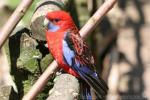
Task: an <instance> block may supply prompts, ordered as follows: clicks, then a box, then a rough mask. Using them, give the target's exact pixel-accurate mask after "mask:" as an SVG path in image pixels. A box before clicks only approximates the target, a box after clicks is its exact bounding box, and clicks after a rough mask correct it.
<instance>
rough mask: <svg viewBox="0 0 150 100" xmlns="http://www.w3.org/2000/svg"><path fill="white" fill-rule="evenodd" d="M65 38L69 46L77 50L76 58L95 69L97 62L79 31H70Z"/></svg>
mask: <svg viewBox="0 0 150 100" xmlns="http://www.w3.org/2000/svg"><path fill="white" fill-rule="evenodd" d="M65 40H66V41H67V43H68V44H69V47H70V48H71V49H72V50H73V51H74V52H75V56H76V59H77V60H78V61H80V63H81V64H83V65H86V66H88V67H89V68H90V69H91V70H94V71H95V62H94V58H93V56H92V53H91V51H90V50H89V48H88V46H87V44H86V42H85V41H84V40H83V39H82V38H81V36H80V35H79V33H77V34H74V33H73V32H71V31H68V32H67V33H66V38H65Z"/></svg>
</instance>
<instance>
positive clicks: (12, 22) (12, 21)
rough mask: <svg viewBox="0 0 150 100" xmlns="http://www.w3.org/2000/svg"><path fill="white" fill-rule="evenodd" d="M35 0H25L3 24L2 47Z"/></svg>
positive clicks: (0, 33) (0, 40) (0, 38)
mask: <svg viewBox="0 0 150 100" xmlns="http://www.w3.org/2000/svg"><path fill="white" fill-rule="evenodd" d="M32 2H33V0H23V1H22V2H21V3H20V5H19V6H18V7H17V8H16V10H15V11H14V12H13V14H12V15H11V17H10V18H9V19H8V21H7V22H6V24H5V25H4V26H3V28H2V30H1V31H0V48H2V46H3V44H4V43H5V41H6V40H7V38H8V37H9V35H10V34H11V32H12V31H13V29H14V28H15V26H16V25H17V24H18V22H19V21H20V20H21V18H22V17H23V16H24V14H25V13H26V11H27V9H28V8H29V6H30V5H31V4H32Z"/></svg>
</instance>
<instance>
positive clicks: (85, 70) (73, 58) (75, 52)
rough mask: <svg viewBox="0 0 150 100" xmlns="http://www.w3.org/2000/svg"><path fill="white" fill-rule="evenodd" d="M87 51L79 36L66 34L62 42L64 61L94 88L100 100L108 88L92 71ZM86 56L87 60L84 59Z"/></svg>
mask: <svg viewBox="0 0 150 100" xmlns="http://www.w3.org/2000/svg"><path fill="white" fill-rule="evenodd" d="M73 39H74V40H73ZM75 43H76V44H75ZM75 45H76V46H75ZM79 45H80V46H79ZM74 46H75V47H74ZM80 49H81V50H80ZM88 50H89V49H88V48H87V46H86V44H85V42H84V41H83V40H81V37H80V36H79V35H74V34H73V35H72V34H70V33H68V32H67V33H66V35H65V39H64V40H63V57H64V61H65V62H66V64H68V65H69V66H70V67H71V68H72V69H73V70H75V71H76V72H77V73H78V74H79V75H80V77H81V78H82V79H83V80H85V81H86V82H87V83H88V84H89V85H90V86H91V87H93V88H94V90H95V92H96V93H97V95H98V96H99V97H100V98H104V97H105V95H106V94H107V89H108V88H107V85H106V83H105V82H104V81H103V79H101V78H99V77H98V76H97V73H96V72H95V70H93V69H94V62H93V61H92V62H91V59H93V58H91V53H90V51H88ZM87 53H89V54H87ZM86 55H87V57H88V59H85V58H86ZM77 57H79V58H77ZM89 66H90V67H89ZM91 69H92V70H91Z"/></svg>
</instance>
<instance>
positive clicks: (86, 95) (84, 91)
mask: <svg viewBox="0 0 150 100" xmlns="http://www.w3.org/2000/svg"><path fill="white" fill-rule="evenodd" d="M80 89H81V90H80V94H81V95H80V98H79V100H92V95H91V91H90V86H89V85H88V84H87V83H86V82H85V81H84V80H81V82H80Z"/></svg>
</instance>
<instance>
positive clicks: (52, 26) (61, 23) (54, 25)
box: [44, 11, 74, 32]
mask: <svg viewBox="0 0 150 100" xmlns="http://www.w3.org/2000/svg"><path fill="white" fill-rule="evenodd" d="M44 26H45V27H46V29H47V30H48V31H51V32H56V31H58V30H66V29H69V28H71V27H74V23H73V20H72V18H71V16H70V15H69V13H67V12H65V11H52V12H48V13H47V15H46V17H45V20H44Z"/></svg>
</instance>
